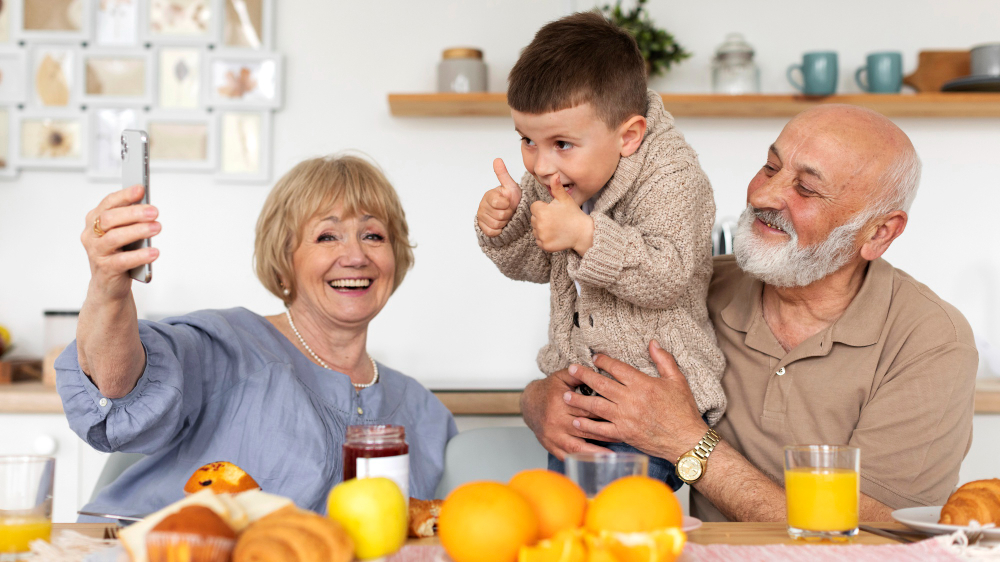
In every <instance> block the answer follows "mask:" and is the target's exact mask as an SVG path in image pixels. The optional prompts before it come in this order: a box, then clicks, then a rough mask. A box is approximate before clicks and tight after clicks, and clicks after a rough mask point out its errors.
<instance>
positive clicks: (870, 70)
mask: <svg viewBox="0 0 1000 562" xmlns="http://www.w3.org/2000/svg"><path fill="white" fill-rule="evenodd" d="M865 62H866V64H865V66H862V67H861V68H858V71H857V72H855V73H854V81H855V82H857V83H858V87H859V88H861V89H862V90H864V91H866V92H871V93H875V94H898V93H899V91H900V90H902V89H903V55H902V53H895V52H888V53H872V54H870V55H868V58H867V60H866V61H865ZM862 74H864V75H866V76H865V80H862V79H861V75H862Z"/></svg>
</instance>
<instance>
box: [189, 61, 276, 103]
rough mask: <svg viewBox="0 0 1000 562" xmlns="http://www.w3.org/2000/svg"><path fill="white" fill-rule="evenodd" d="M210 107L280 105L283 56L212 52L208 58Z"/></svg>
mask: <svg viewBox="0 0 1000 562" xmlns="http://www.w3.org/2000/svg"><path fill="white" fill-rule="evenodd" d="M206 93H207V97H208V100H207V103H208V105H209V107H233V108H244V109H246V108H262V109H263V108H276V107H278V106H280V105H281V55H279V54H268V55H258V54H249V53H234V52H224V53H213V54H210V55H209V57H208V91H207V92H206Z"/></svg>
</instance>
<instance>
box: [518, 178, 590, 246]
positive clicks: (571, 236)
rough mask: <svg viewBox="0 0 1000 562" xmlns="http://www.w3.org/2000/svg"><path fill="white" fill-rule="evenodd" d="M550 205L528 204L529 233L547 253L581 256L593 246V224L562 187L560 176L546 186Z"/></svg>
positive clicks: (537, 202)
mask: <svg viewBox="0 0 1000 562" xmlns="http://www.w3.org/2000/svg"><path fill="white" fill-rule="evenodd" d="M549 191H550V192H552V198H553V199H552V202H550V203H545V202H543V201H535V202H534V203H532V204H531V232H532V234H534V235H535V242H536V243H537V244H538V247H539V248H541V249H543V250H545V251H546V252H558V251H560V250H575V251H576V252H577V253H578V254H580V255H581V256H582V255H583V254H584V253H586V251H587V250H589V249H590V247H591V246H592V245H593V244H594V220H593V219H591V218H590V217H589V216H587V214H586V213H584V212H583V211H582V210H581V209H580V206H579V205H577V203H576V201H574V200H573V198H572V197H570V195H569V193H567V192H566V188H564V187H563V184H562V179H561V178H560V177H559V174H555V175H553V176H552V182H551V184H550V185H549Z"/></svg>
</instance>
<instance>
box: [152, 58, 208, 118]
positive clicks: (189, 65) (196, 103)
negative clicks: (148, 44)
mask: <svg viewBox="0 0 1000 562" xmlns="http://www.w3.org/2000/svg"><path fill="white" fill-rule="evenodd" d="M155 56H156V65H155V66H156V72H157V75H156V84H157V91H156V105H157V107H159V108H160V109H169V110H176V109H197V108H200V107H204V105H205V104H204V97H205V96H204V93H205V88H204V74H205V73H204V67H205V62H206V60H207V57H208V52H207V51H206V50H205V49H204V48H201V47H198V46H192V45H187V46H161V47H159V48H157V49H156V55H155Z"/></svg>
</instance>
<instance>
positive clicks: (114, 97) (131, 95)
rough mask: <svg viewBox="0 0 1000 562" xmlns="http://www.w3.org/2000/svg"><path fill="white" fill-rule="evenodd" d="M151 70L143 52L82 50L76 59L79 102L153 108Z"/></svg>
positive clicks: (148, 56)
mask: <svg viewBox="0 0 1000 562" xmlns="http://www.w3.org/2000/svg"><path fill="white" fill-rule="evenodd" d="M154 68H155V65H154V64H153V54H152V53H151V52H150V51H148V50H145V49H142V50H139V49H129V50H123V49H118V50H110V49H84V50H82V51H80V53H79V56H78V57H77V76H78V77H79V78H80V79H79V80H78V81H77V87H78V99H79V100H80V103H81V104H86V105H104V106H106V105H144V106H148V105H152V103H153V92H154V91H155V90H156V74H155V72H154Z"/></svg>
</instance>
